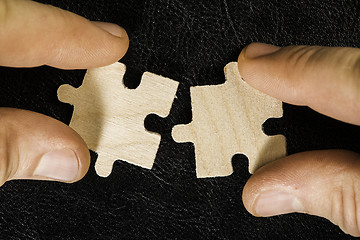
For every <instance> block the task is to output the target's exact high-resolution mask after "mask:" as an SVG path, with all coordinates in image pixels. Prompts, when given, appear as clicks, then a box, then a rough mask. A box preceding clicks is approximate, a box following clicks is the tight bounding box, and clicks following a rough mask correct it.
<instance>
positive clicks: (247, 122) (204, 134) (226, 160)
mask: <svg viewBox="0 0 360 240" xmlns="http://www.w3.org/2000/svg"><path fill="white" fill-rule="evenodd" d="M225 78H226V82H225V83H224V84H221V85H216V86H197V87H191V90H190V91H191V105H192V111H193V121H192V122H191V123H190V124H187V125H177V126H175V127H174V128H173V131H172V136H173V138H174V140H175V141H177V142H193V143H194V145H195V158H196V173H197V176H198V177H200V178H203V177H216V176H228V175H230V174H232V172H233V167H232V164H231V159H232V156H233V155H235V154H236V153H242V154H245V155H246V156H247V157H248V159H249V162H250V163H249V171H250V172H254V171H255V170H256V169H257V168H259V167H261V166H262V165H264V164H265V163H267V162H269V161H272V160H275V159H277V158H280V157H282V156H285V155H286V142H285V137H284V136H282V135H276V136H268V135H265V133H264V132H263V130H262V124H263V123H264V122H265V121H266V120H267V119H268V118H272V117H281V116H282V113H283V110H282V102H281V101H279V100H276V99H274V98H272V97H270V96H267V95H265V94H263V93H261V92H259V91H258V90H256V89H254V88H252V87H250V86H249V85H248V84H247V83H246V82H245V81H243V80H242V79H241V76H240V74H239V71H238V67H237V63H236V62H231V63H229V64H228V65H226V67H225Z"/></svg>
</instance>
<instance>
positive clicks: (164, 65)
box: [0, 0, 360, 239]
mask: <svg viewBox="0 0 360 240" xmlns="http://www.w3.org/2000/svg"><path fill="white" fill-rule="evenodd" d="M42 2H45V3H51V4H54V5H56V6H59V7H62V8H64V9H68V10H70V11H73V12H75V13H78V14H80V15H83V16H85V17H87V18H89V19H91V20H101V21H109V22H114V23H117V24H119V25H122V26H124V27H125V28H126V29H127V31H128V33H129V36H130V49H129V52H128V53H127V54H126V56H125V58H124V59H123V60H121V61H122V62H123V63H125V64H126V65H127V66H128V67H129V71H131V72H129V76H128V78H127V83H126V84H127V85H129V86H136V85H137V83H138V82H139V79H136V77H135V78H134V76H140V75H141V73H142V72H144V71H150V72H153V73H157V74H161V75H164V76H166V77H170V78H172V79H175V80H177V81H179V82H180V87H179V91H178V93H177V96H178V98H177V100H175V102H174V105H173V108H172V110H171V114H170V115H169V116H168V117H167V118H164V119H161V118H159V117H157V116H154V115H152V116H149V117H148V118H147V119H146V127H147V128H148V129H149V130H152V131H155V132H159V133H161V135H162V141H161V144H160V148H159V151H158V154H157V158H156V161H155V165H154V168H153V169H152V170H151V171H150V170H144V169H142V168H139V167H136V166H133V165H130V164H127V163H125V162H121V161H118V162H116V163H115V165H114V169H113V172H112V174H111V175H110V176H109V177H108V178H101V177H98V176H97V175H96V174H95V172H94V169H93V166H94V161H95V159H96V155H95V154H92V166H91V169H90V171H89V173H88V174H87V175H86V177H85V178H84V179H83V180H82V181H80V182H78V183H75V184H71V185H68V184H62V183H55V182H35V181H13V182H8V183H6V184H5V185H4V186H3V187H2V188H0V238H1V239H156V238H157V239H283V238H287V239H350V238H351V237H349V236H348V235H345V234H344V233H342V232H341V231H340V230H339V228H338V227H336V226H334V225H332V224H331V223H330V222H329V221H327V220H324V219H321V218H318V217H313V216H308V215H303V214H291V215H286V216H279V217H272V218H255V217H252V216H251V215H250V214H249V213H247V212H246V210H245V208H244V206H243V204H242V201H241V192H242V189H243V186H244V184H245V182H246V181H247V179H248V178H249V174H248V172H247V167H248V166H247V160H246V158H244V157H242V156H236V157H234V159H233V166H234V170H235V171H234V173H233V174H232V175H231V176H229V177H224V178H216V179H196V177H195V161H194V149H193V146H192V144H176V143H175V142H173V140H172V138H171V137H170V130H171V128H172V126H173V125H175V124H179V123H188V122H190V120H191V107H190V97H189V86H195V85H204V84H218V83H222V82H224V74H223V67H224V66H225V65H226V64H227V63H228V62H230V61H236V59H237V55H238V54H239V53H240V51H241V49H242V48H243V47H244V46H245V45H246V44H248V43H250V42H254V41H261V42H267V43H273V44H277V45H290V44H318V45H327V46H353V47H359V46H360V40H359V39H360V33H359V29H360V17H359V14H360V4H359V3H358V1H349V0H337V1H326V3H325V1H323V2H322V1H317V0H315V1H314V0H308V1H302V0H297V1H291V0H284V1H280V0H278V1H267V0H257V1H250V0H228V1H226V0H224V1H215V0H198V1H172V0H147V1H140V0H138V1H136V0H126V1H119V0H112V1H109V0H97V1H85V0H78V1H72V0H62V1H55V0H52V1H50V0H49V1H42ZM84 73H85V72H84V71H63V70H58V69H53V68H49V67H39V68H34V69H10V68H0V79H1V87H0V96H1V97H0V106H8V107H17V108H24V109H29V110H33V111H37V112H41V113H44V114H46V115H49V116H52V117H54V118H56V119H59V120H61V121H63V122H65V123H69V121H70V118H71V114H72V108H71V107H70V106H69V105H66V104H63V103H60V102H59V101H58V100H57V97H56V90H57V88H58V86H59V85H61V84H63V83H70V84H72V85H74V86H79V85H80V84H81V81H82V78H83V75H84ZM265 131H266V132H267V133H271V134H275V133H282V134H284V135H285V136H286V137H287V141H288V152H289V153H295V152H300V151H304V150H312V149H325V148H345V149H350V150H354V151H357V152H360V141H359V140H358V139H359V136H360V129H359V127H355V126H351V125H347V124H343V123H340V122H338V121H335V120H332V119H329V118H327V117H324V116H321V115H320V114H317V113H315V112H313V111H312V110H310V109H308V108H306V107H294V106H290V105H287V104H285V105H284V117H283V118H282V119H280V120H269V121H268V122H267V123H266V124H265ZM119 137H121V136H119Z"/></svg>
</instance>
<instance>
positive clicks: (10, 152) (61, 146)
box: [0, 108, 90, 186]
mask: <svg viewBox="0 0 360 240" xmlns="http://www.w3.org/2000/svg"><path fill="white" fill-rule="evenodd" d="M0 122H1V125H0V186H1V185H3V184H4V183H5V182H6V181H8V180H13V179H38V180H56V181H62V182H69V183H70V182H74V181H77V180H79V179H81V178H82V177H83V176H84V175H85V174H86V172H87V170H88V168H89V164H90V154H89V150H88V148H87V146H86V144H85V142H84V141H83V140H82V139H81V137H80V136H79V135H78V134H77V133H76V132H75V131H73V130H72V129H71V128H70V127H68V126H67V125H65V124H63V123H61V122H59V121H57V120H55V119H52V118H50V117H47V116H45V115H42V114H39V113H35V112H30V111H25V110H19V109H11V108H0Z"/></svg>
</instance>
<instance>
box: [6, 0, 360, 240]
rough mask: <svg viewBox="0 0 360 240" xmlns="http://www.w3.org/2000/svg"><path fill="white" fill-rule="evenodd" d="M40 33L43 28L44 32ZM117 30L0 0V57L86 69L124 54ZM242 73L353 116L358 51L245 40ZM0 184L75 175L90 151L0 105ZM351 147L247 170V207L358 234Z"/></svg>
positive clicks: (353, 119)
mask: <svg viewBox="0 0 360 240" xmlns="http://www.w3.org/2000/svg"><path fill="white" fill-rule="evenodd" d="M44 33H46V34H44ZM128 45H129V39H128V36H127V34H126V31H125V30H124V29H123V28H121V27H119V26H118V25H115V24H111V23H100V22H91V21H88V20H86V19H84V18H83V17H80V16H78V15H76V14H73V13H70V12H68V11H64V10H61V9H59V8H56V7H52V6H49V5H43V4H40V3H35V2H31V1H28V0H8V1H7V0H0V65H2V66H7V67H35V66H41V65H49V66H53V67H56V68H61V69H87V68H93V67H100V66H105V65H108V64H111V63H113V62H116V61H118V60H119V59H121V58H122V57H123V56H124V54H125V53H126V51H127V49H128ZM238 66H239V71H240V73H241V75H242V76H243V78H244V80H245V81H247V83H249V84H250V85H251V86H253V87H254V88H257V89H259V90H260V91H262V92H264V93H266V94H268V95H271V96H273V97H276V98H278V99H279V100H281V101H284V102H287V103H290V104H295V105H304V106H309V107H310V108H312V109H314V110H315V111H318V112H320V113H322V114H325V115H328V116H330V117H333V118H335V119H338V120H341V121H344V122H347V123H351V124H355V125H360V67H359V66H360V50H358V49H355V48H329V47H310V46H290V47H284V48H279V47H275V46H272V45H267V44H261V43H254V44H250V45H249V46H247V47H246V48H244V49H243V51H242V52H241V54H240V56H239V60H238ZM0 121H1V124H0V157H1V158H0V185H2V184H4V183H5V182H6V181H9V180H12V179H37V180H55V181H62V182H67V183H71V182H75V181H78V180H80V179H81V178H82V177H83V176H84V175H85V174H86V172H87V170H88V168H89V164H90V156H89V150H88V147H87V146H86V144H85V142H84V141H83V140H82V139H81V137H80V136H79V135H78V134H77V133H76V132H74V131H73V130H72V129H71V128H69V127H68V126H67V125H65V124H63V123H61V122H59V121H57V120H55V119H52V118H50V117H47V116H44V115H41V114H38V113H34V112H29V111H24V110H19V109H9V108H0ZM359 194H360V155H359V154H357V153H353V152H349V151H344V150H323V151H312V152H303V153H298V154H295V155H291V156H288V157H285V158H283V159H279V160H277V161H274V162H272V163H270V164H268V165H266V166H264V167H262V168H260V169H259V170H258V171H256V172H255V173H254V175H252V176H251V178H250V179H249V181H248V182H247V184H246V185H245V188H244V191H243V196H242V197H243V202H244V205H245V207H246V209H247V210H248V211H249V212H250V213H252V214H253V215H255V216H272V215H278V214H285V213H290V212H305V213H308V214H313V215H318V216H321V217H325V218H327V219H329V220H330V221H332V222H333V223H334V224H336V225H338V226H340V228H341V229H342V230H343V231H345V232H346V233H349V234H351V235H354V236H360V199H359Z"/></svg>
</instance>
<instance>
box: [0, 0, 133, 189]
mask: <svg viewBox="0 0 360 240" xmlns="http://www.w3.org/2000/svg"><path fill="white" fill-rule="evenodd" d="M128 45H129V39H128V36H127V34H126V32H125V30H124V29H122V28H121V27H119V26H118V25H115V24H110V23H103V22H90V21H88V20H86V19H84V18H82V17H80V16H78V15H76V14H73V13H71V12H68V11H64V10H61V9H59V8H56V7H53V6H50V5H43V4H40V3H36V2H32V1H28V0H0V65H2V66H8V67H34V66H40V65H49V66H53V67H56V68H62V69H85V68H93V67H100V66H105V65H108V64H111V63H113V62H116V61H117V60H119V59H120V58H121V57H123V56H124V54H125V53H126V51H127V48H128ZM0 123H1V124H0V186H1V185H2V184H4V182H6V181H8V180H12V179H39V180H56V181H63V182H74V181H77V180H79V179H81V178H82V177H83V176H84V175H85V174H86V172H87V170H88V168H89V164H90V155H89V150H88V148H87V146H86V144H85V142H84V141H83V140H82V139H81V137H80V136H79V135H78V134H77V133H76V132H74V131H73V130H72V129H71V128H70V127H68V126H67V125H65V124H63V123H61V122H59V121H57V120H55V119H52V118H50V117H47V116H44V115H41V114H38V113H34V112H30V111H25V110H19V109H9V108H0Z"/></svg>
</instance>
